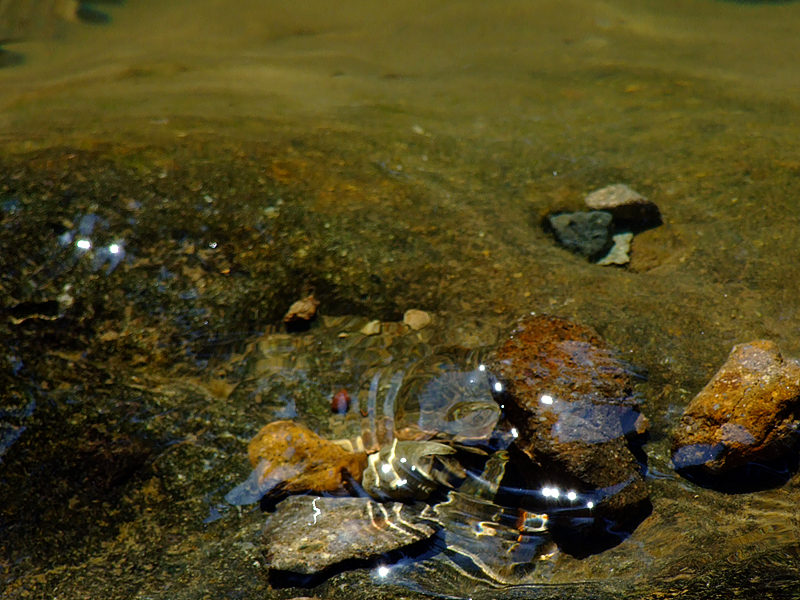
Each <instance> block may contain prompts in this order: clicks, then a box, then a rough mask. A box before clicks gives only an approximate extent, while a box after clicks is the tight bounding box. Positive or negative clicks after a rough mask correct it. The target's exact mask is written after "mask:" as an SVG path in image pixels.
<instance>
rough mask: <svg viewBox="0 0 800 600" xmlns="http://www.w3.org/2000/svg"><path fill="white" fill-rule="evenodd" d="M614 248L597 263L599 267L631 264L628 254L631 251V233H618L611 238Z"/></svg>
mask: <svg viewBox="0 0 800 600" xmlns="http://www.w3.org/2000/svg"><path fill="white" fill-rule="evenodd" d="M612 239H613V240H614V246H613V247H612V248H611V250H609V252H608V254H606V255H605V256H604V257H603V258H601V259H600V260H598V261H597V264H598V265H600V266H603V267H604V266H607V265H627V264H628V263H629V262H631V257H630V255H629V252H630V251H631V242H632V241H633V234H632V233H618V234H616V235H614V236H613V237H612Z"/></svg>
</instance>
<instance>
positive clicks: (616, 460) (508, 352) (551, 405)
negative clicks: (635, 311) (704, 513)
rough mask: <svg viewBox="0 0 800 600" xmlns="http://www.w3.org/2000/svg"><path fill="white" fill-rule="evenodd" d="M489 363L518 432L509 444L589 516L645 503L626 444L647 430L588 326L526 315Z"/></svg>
mask: <svg viewBox="0 0 800 600" xmlns="http://www.w3.org/2000/svg"><path fill="white" fill-rule="evenodd" d="M488 368H489V369H490V370H491V371H492V372H493V373H495V375H496V376H497V377H498V379H499V380H500V381H501V382H502V384H503V385H504V386H505V391H504V405H505V409H506V414H507V416H508V419H509V420H510V421H511V422H512V423H513V424H514V425H515V426H516V427H517V428H518V430H519V438H518V439H517V440H516V442H515V445H516V446H517V447H518V448H519V449H520V450H522V451H523V452H524V453H525V454H526V455H527V456H529V457H530V458H531V460H532V461H533V463H534V464H535V465H537V466H539V467H541V468H542V469H543V470H544V472H545V473H547V474H548V475H549V476H550V477H551V481H559V479H560V480H561V481H563V482H566V483H565V484H571V485H573V486H575V487H577V489H578V492H580V493H582V494H583V495H584V496H586V497H589V498H590V500H589V502H591V508H592V509H593V515H595V516H599V517H607V518H609V519H611V520H613V521H616V522H625V521H628V520H630V519H631V518H632V517H634V516H635V515H637V513H638V510H637V509H640V508H641V509H646V508H648V507H649V500H648V491H647V486H646V485H645V482H644V478H643V474H642V472H643V465H642V463H641V462H640V460H639V459H638V458H637V456H636V454H635V452H637V448H636V446H635V444H633V443H632V441H633V440H635V439H636V438H639V437H641V436H643V435H644V434H645V433H646V430H647V419H645V418H644V416H643V415H642V414H641V413H640V411H639V407H638V402H637V400H636V399H635V397H634V396H633V390H632V385H631V378H630V375H629V372H630V369H629V367H628V366H627V365H625V364H624V363H623V362H622V361H620V360H619V359H618V358H617V357H616V354H615V352H614V350H612V349H611V348H610V347H609V346H608V345H607V344H606V343H605V342H604V341H603V340H602V339H601V338H600V336H599V335H598V334H597V333H596V332H595V331H594V330H592V329H590V328H589V327H584V326H582V325H578V324H576V323H572V322H570V321H567V320H565V319H561V318H558V317H551V316H545V315H542V316H530V317H527V318H525V319H523V320H521V321H520V322H519V323H518V325H517V327H516V329H515V330H514V332H513V334H512V335H511V337H510V339H509V340H508V341H506V342H505V344H503V345H502V346H501V347H500V348H498V349H497V350H495V351H494V352H493V353H492V354H491V355H490V358H489V362H488ZM545 489H546V490H547V491H548V493H547V494H546V495H548V496H551V497H555V498H559V497H560V496H561V495H563V494H562V491H563V490H562V491H559V489H558V488H555V487H553V488H545ZM543 493H544V492H543ZM633 520H634V521H635V520H636V519H635V518H633Z"/></svg>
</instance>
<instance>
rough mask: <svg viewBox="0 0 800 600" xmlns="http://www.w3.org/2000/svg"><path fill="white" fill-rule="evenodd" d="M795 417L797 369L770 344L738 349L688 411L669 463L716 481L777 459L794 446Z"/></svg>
mask: <svg viewBox="0 0 800 600" xmlns="http://www.w3.org/2000/svg"><path fill="white" fill-rule="evenodd" d="M799 417H800V365H798V364H797V363H796V362H794V361H792V360H786V359H784V358H783V356H781V353H780V351H779V350H778V347H777V346H776V345H775V344H774V343H773V342H770V341H766V340H759V341H755V342H751V343H749V344H739V345H738V346H734V348H733V350H732V351H731V353H730V355H729V356H728V359H727V360H726V361H725V364H724V365H722V367H721V368H720V370H719V371H717V373H716V374H715V375H714V377H712V379H711V381H709V382H708V384H707V385H706V386H705V387H704V388H703V389H702V390H701V391H700V393H699V394H698V395H697V396H696V397H695V398H694V400H692V401H691V402H690V403H689V406H687V407H686V410H685V411H684V413H683V417H681V421H680V424H679V425H678V428H677V429H676V431H675V437H674V440H673V444H672V461H673V463H674V465H675V468H676V469H679V470H680V469H690V468H701V469H702V470H704V471H706V472H707V473H709V474H711V475H717V474H720V473H723V472H725V471H728V470H730V469H732V468H734V467H738V466H742V465H746V464H749V463H753V462H757V461H763V460H772V459H775V458H779V457H780V456H781V455H783V454H785V453H786V451H787V450H789V449H790V448H792V447H793V446H794V445H795V444H796V443H797V441H798V429H799V428H800V420H799Z"/></svg>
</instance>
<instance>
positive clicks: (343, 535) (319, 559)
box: [262, 496, 435, 575]
mask: <svg viewBox="0 0 800 600" xmlns="http://www.w3.org/2000/svg"><path fill="white" fill-rule="evenodd" d="M426 515H429V516H428V517H426ZM432 516H433V515H432V513H431V511H430V507H424V508H422V509H421V510H419V511H418V510H416V509H415V508H414V507H411V506H409V505H406V504H401V503H398V502H391V503H388V504H379V503H377V502H374V501H373V500H370V499H369V498H320V497H319V496H292V497H290V498H287V499H286V500H284V501H283V502H281V503H280V504H278V506H277V509H276V511H275V513H274V514H272V515H270V516H269V517H268V518H267V522H266V527H265V528H264V534H263V538H262V539H263V545H264V554H265V557H266V561H267V566H268V567H269V568H271V569H277V570H279V571H290V572H292V573H301V574H308V575H310V574H313V573H317V572H319V571H321V570H323V569H325V568H326V567H329V566H331V565H335V564H336V563H339V562H342V561H344V560H350V559H365V560H368V559H370V558H375V557H378V556H380V555H382V554H386V553H387V552H391V551H392V550H397V549H398V548H402V547H403V546H407V545H409V544H412V543H414V542H418V541H421V540H424V539H426V538H428V537H430V536H431V535H433V534H434V533H435V528H434V526H432V525H431V523H430V522H429V519H430V518H431V517H432Z"/></svg>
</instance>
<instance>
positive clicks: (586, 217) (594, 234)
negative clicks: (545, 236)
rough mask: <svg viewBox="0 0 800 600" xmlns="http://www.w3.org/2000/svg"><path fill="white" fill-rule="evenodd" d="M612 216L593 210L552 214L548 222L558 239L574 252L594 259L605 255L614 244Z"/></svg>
mask: <svg viewBox="0 0 800 600" xmlns="http://www.w3.org/2000/svg"><path fill="white" fill-rule="evenodd" d="M611 221H612V216H611V213H609V212H604V211H597V210H595V211H591V212H574V213H562V214H558V215H552V216H550V217H549V218H548V223H549V225H550V228H551V229H552V231H553V233H554V234H555V236H556V240H558V242H559V243H560V244H561V245H562V246H564V247H565V248H567V249H568V250H571V251H572V252H575V253H576V254H581V255H583V256H585V257H586V258H588V259H590V260H593V259H596V258H598V257H601V256H603V255H605V254H606V253H607V252H608V251H609V250H610V249H611V245H612V240H611V235H612V229H613V225H612V222H611Z"/></svg>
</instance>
